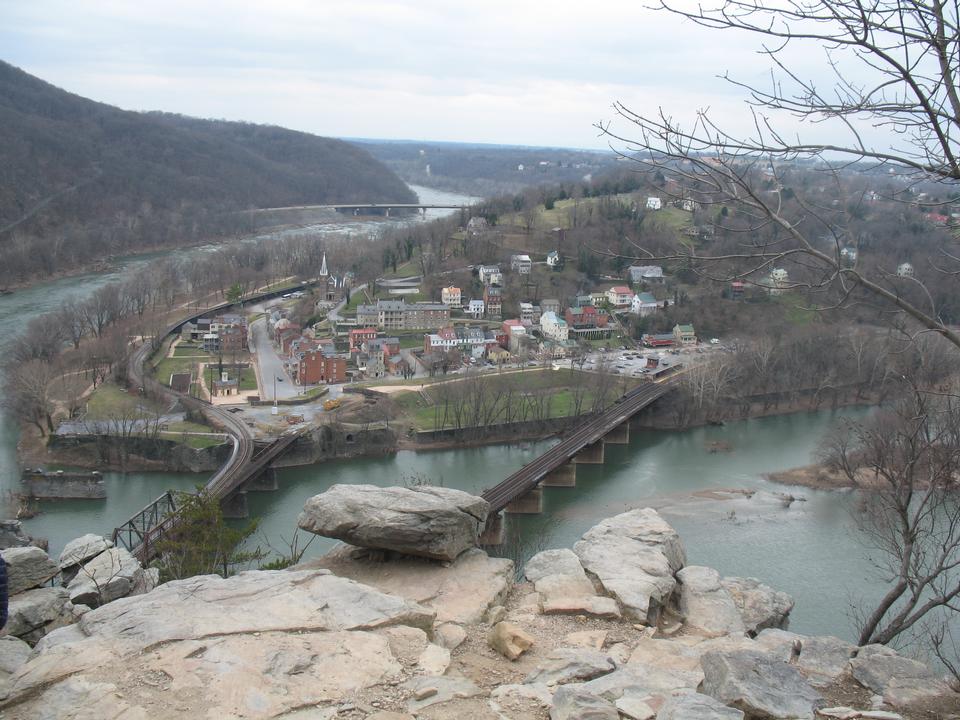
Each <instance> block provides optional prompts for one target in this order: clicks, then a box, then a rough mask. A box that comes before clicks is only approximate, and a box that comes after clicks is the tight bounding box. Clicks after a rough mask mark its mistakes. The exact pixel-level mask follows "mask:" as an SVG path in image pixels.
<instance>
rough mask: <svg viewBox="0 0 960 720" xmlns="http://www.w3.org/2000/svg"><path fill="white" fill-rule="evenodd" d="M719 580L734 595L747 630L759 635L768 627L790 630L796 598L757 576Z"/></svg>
mask: <svg viewBox="0 0 960 720" xmlns="http://www.w3.org/2000/svg"><path fill="white" fill-rule="evenodd" d="M720 583H721V584H722V585H723V587H725V588H726V589H727V591H728V592H729V593H730V595H731V596H732V597H733V602H734V603H736V605H737V608H738V609H739V610H740V615H741V617H742V618H743V624H744V626H745V628H746V631H747V633H749V634H750V635H756V634H757V633H758V632H760V631H761V630H765V629H767V628H779V629H782V630H786V629H787V625H788V624H789V619H790V611H791V610H793V598H792V597H790V596H789V595H787V593H785V592H780V591H779V590H774V589H773V588H772V587H770V586H769V585H764V584H763V583H761V582H760V581H759V580H757V579H756V578H742V577H727V578H723V580H721V581H720Z"/></svg>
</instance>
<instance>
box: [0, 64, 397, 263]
mask: <svg viewBox="0 0 960 720" xmlns="http://www.w3.org/2000/svg"><path fill="white" fill-rule="evenodd" d="M337 202H416V195H415V194H414V193H413V192H412V191H411V190H410V189H409V188H408V187H407V186H406V184H405V183H404V182H403V181H402V180H401V179H400V178H399V177H398V176H397V175H396V174H395V173H394V172H393V171H391V170H389V169H388V168H387V167H386V166H385V165H384V164H383V163H381V162H380V161H378V160H375V159H374V158H373V157H372V156H371V155H370V154H369V153H368V152H366V150H364V149H362V148H358V147H357V146H355V145H353V144H351V143H347V142H343V141H341V140H334V139H330V138H321V137H317V136H315V135H310V134H308V133H303V132H296V131H293V130H286V129H283V128H279V127H274V126H265V125H253V124H248V123H239V122H227V121H222V120H200V119H195V118H189V117H184V116H180V115H172V114H167V113H137V112H130V111H126V110H121V109H119V108H116V107H113V106H110V105H106V104H103V103H98V102H94V101H92V100H88V99H86V98H83V97H80V96H78V95H74V94H72V93H69V92H66V91H64V90H61V89H59V88H57V87H54V86H53V85H50V84H49V83H47V82H44V81H43V80H40V79H39V78H36V77H34V76H32V75H29V74H28V73H26V72H24V71H22V70H20V69H18V68H16V67H14V66H12V65H10V64H7V63H4V62H2V61H0V264H2V263H4V262H7V261H14V262H15V263H20V264H22V263H21V261H22V262H26V264H27V265H29V264H30V263H29V262H27V258H25V257H20V256H22V255H24V253H26V252H27V251H28V250H29V251H30V252H40V253H41V254H43V255H49V253H50V252H55V256H54V257H45V258H42V264H43V266H44V267H41V268H39V269H38V268H33V267H23V268H18V272H20V273H21V274H24V273H25V274H37V272H39V273H40V274H43V273H44V272H50V271H53V270H56V269H57V268H58V267H62V266H64V264H65V263H73V262H78V261H79V262H89V261H91V260H95V259H96V258H98V257H103V256H106V255H109V254H112V253H116V252H130V251H136V250H137V249H141V248H146V247H155V246H160V245H170V244H174V243H178V242H183V243H189V242H193V241H196V240H197V239H202V238H204V237H208V236H216V235H219V234H228V233H231V232H236V231H238V230H239V229H240V228H238V227H236V226H235V225H234V223H236V222H239V221H238V220H237V219H236V218H231V213H232V211H235V210H240V209H247V208H257V207H276V206H286V205H301V204H325V203H337ZM53 237H56V238H59V240H58V242H56V243H54V242H52V238H53ZM64 241H68V242H64ZM78 243H79V246H81V247H82V248H83V253H84V254H83V255H82V256H78V255H77V253H73V252H70V251H69V248H67V247H66V246H73V245H77V244H78ZM12 246H16V247H12ZM14 250H16V251H17V253H19V256H18V255H17V253H14ZM11 253H13V254H11ZM4 269H5V270H7V271H9V270H10V268H9V267H7V268H4ZM4 274H6V273H4Z"/></svg>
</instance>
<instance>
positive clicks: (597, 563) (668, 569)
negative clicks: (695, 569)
mask: <svg viewBox="0 0 960 720" xmlns="http://www.w3.org/2000/svg"><path fill="white" fill-rule="evenodd" d="M573 550H574V552H575V553H576V554H577V556H578V557H579V558H580V562H581V563H582V564H583V567H584V568H585V569H586V570H587V571H588V572H589V573H591V574H593V575H594V576H596V578H597V580H598V581H599V582H600V584H601V586H602V587H603V589H604V591H605V592H607V593H608V594H609V595H610V596H611V597H613V598H614V599H616V600H617V602H618V603H619V604H620V606H621V608H622V611H623V614H624V616H625V617H626V618H628V619H630V620H633V621H635V622H642V623H647V624H654V623H656V622H657V619H658V617H659V614H660V610H661V608H662V607H663V606H664V605H665V604H666V603H667V602H668V600H669V599H670V597H671V595H672V594H673V591H674V588H675V587H676V580H675V579H674V573H676V572H677V571H678V570H680V569H681V568H682V567H683V566H684V564H685V563H686V553H685V552H684V549H683V543H682V542H681V541H680V537H679V536H678V535H677V532H676V531H675V530H674V529H673V528H672V527H670V525H669V524H667V522H666V521H664V520H663V518H661V517H660V515H659V514H657V512H656V511H655V510H653V509H651V508H644V509H640V510H631V511H630V512H626V513H622V514H620V515H616V516H614V517H612V518H608V519H606V520H603V521H602V522H600V523H599V524H597V525H595V526H594V527H592V528H591V529H590V530H588V531H587V532H586V533H584V535H583V538H582V539H581V540H580V541H579V542H578V543H577V544H576V545H574V548H573Z"/></svg>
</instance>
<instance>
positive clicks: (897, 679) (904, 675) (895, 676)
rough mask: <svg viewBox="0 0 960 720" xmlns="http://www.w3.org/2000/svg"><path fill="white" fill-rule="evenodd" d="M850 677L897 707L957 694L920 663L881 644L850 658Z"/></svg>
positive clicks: (860, 650) (861, 650)
mask: <svg viewBox="0 0 960 720" xmlns="http://www.w3.org/2000/svg"><path fill="white" fill-rule="evenodd" d="M850 671H851V673H852V674H853V678H854V679H855V680H856V681H857V682H859V683H860V684H861V685H863V686H864V687H866V688H869V689H870V690H872V691H873V692H875V693H877V694H878V695H882V696H883V700H884V702H886V703H888V704H890V705H893V706H894V707H901V706H904V705H909V704H911V703H915V702H919V701H921V700H930V699H933V698H940V697H957V696H956V694H955V693H954V692H953V691H952V690H951V689H950V686H949V685H947V683H946V682H944V681H943V680H942V679H941V678H939V677H937V675H936V674H934V672H933V671H932V670H931V669H930V668H929V667H927V666H926V665H924V664H923V663H922V662H918V661H916V660H911V659H910V658H905V657H902V656H900V655H898V654H897V653H896V652H895V651H893V650H892V649H890V648H888V647H885V646H883V645H866V646H864V647H862V648H860V649H859V651H858V652H857V656H856V657H855V658H853V659H852V660H851V661H850Z"/></svg>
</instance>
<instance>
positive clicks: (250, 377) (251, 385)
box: [203, 365, 257, 390]
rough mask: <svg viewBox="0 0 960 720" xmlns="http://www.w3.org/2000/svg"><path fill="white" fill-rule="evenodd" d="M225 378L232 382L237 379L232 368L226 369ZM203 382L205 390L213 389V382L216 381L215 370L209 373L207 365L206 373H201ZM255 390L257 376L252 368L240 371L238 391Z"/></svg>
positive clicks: (235, 372)
mask: <svg viewBox="0 0 960 720" xmlns="http://www.w3.org/2000/svg"><path fill="white" fill-rule="evenodd" d="M226 370H227V376H228V377H229V378H230V379H231V380H234V379H236V377H237V371H236V370H234V369H233V368H226ZM203 376H204V377H203V382H204V383H206V386H207V390H212V389H213V380H215V379H218V378H219V376H218V375H217V372H216V370H214V371H213V372H212V373H211V372H210V366H209V365H208V366H207V368H206V371H205V372H204V373H203ZM256 389H257V374H256V372H254V369H253V367H248V368H243V369H242V370H241V371H240V390H256Z"/></svg>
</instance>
